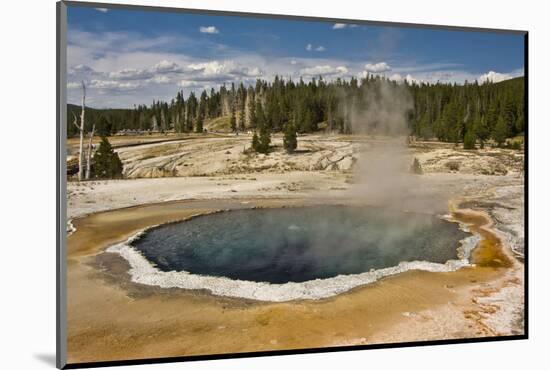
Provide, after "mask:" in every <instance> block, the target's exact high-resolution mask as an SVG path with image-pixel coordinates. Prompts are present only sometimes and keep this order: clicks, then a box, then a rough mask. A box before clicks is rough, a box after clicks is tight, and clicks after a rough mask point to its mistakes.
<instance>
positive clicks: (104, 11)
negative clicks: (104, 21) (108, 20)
mask: <svg viewBox="0 0 550 370" xmlns="http://www.w3.org/2000/svg"><path fill="white" fill-rule="evenodd" d="M94 9H95V10H97V11H98V12H102V13H107V12H108V11H109V9H107V8H94Z"/></svg>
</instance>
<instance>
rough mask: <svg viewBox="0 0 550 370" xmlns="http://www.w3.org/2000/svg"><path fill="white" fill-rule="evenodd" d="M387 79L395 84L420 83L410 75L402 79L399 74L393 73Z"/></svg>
mask: <svg viewBox="0 0 550 370" xmlns="http://www.w3.org/2000/svg"><path fill="white" fill-rule="evenodd" d="M389 79H390V80H393V81H396V82H403V81H407V82H408V83H417V84H420V83H422V81H421V80H419V79H416V78H414V77H413V76H411V75H410V74H407V75H406V76H405V77H403V76H401V75H400V74H399V73H394V74H392V75H391V76H390V77H389Z"/></svg>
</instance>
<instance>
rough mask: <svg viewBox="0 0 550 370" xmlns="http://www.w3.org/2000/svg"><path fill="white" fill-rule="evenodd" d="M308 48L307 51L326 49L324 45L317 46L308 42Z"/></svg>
mask: <svg viewBox="0 0 550 370" xmlns="http://www.w3.org/2000/svg"><path fill="white" fill-rule="evenodd" d="M306 50H307V51H312V50H315V51H325V50H326V49H325V47H324V46H323V45H319V46H317V47H315V46H313V45H311V44H307V45H306Z"/></svg>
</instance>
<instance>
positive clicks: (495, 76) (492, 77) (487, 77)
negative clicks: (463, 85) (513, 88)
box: [478, 71, 523, 83]
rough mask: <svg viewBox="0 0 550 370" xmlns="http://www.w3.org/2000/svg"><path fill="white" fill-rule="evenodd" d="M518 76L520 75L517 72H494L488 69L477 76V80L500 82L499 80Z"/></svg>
mask: <svg viewBox="0 0 550 370" xmlns="http://www.w3.org/2000/svg"><path fill="white" fill-rule="evenodd" d="M522 74H523V73H522ZM518 76H520V75H519V74H514V73H499V72H495V71H489V72H487V73H484V74H482V75H481V76H479V78H478V81H479V82H481V83H483V82H486V81H489V82H500V81H504V80H509V79H511V78H514V77H518Z"/></svg>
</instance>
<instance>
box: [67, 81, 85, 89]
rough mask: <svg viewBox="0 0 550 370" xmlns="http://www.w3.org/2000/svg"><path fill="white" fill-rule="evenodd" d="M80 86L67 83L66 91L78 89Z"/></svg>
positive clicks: (75, 83)
mask: <svg viewBox="0 0 550 370" xmlns="http://www.w3.org/2000/svg"><path fill="white" fill-rule="evenodd" d="M81 86H82V85H81V84H80V83H79V82H74V81H73V82H67V89H80V87H81Z"/></svg>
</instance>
